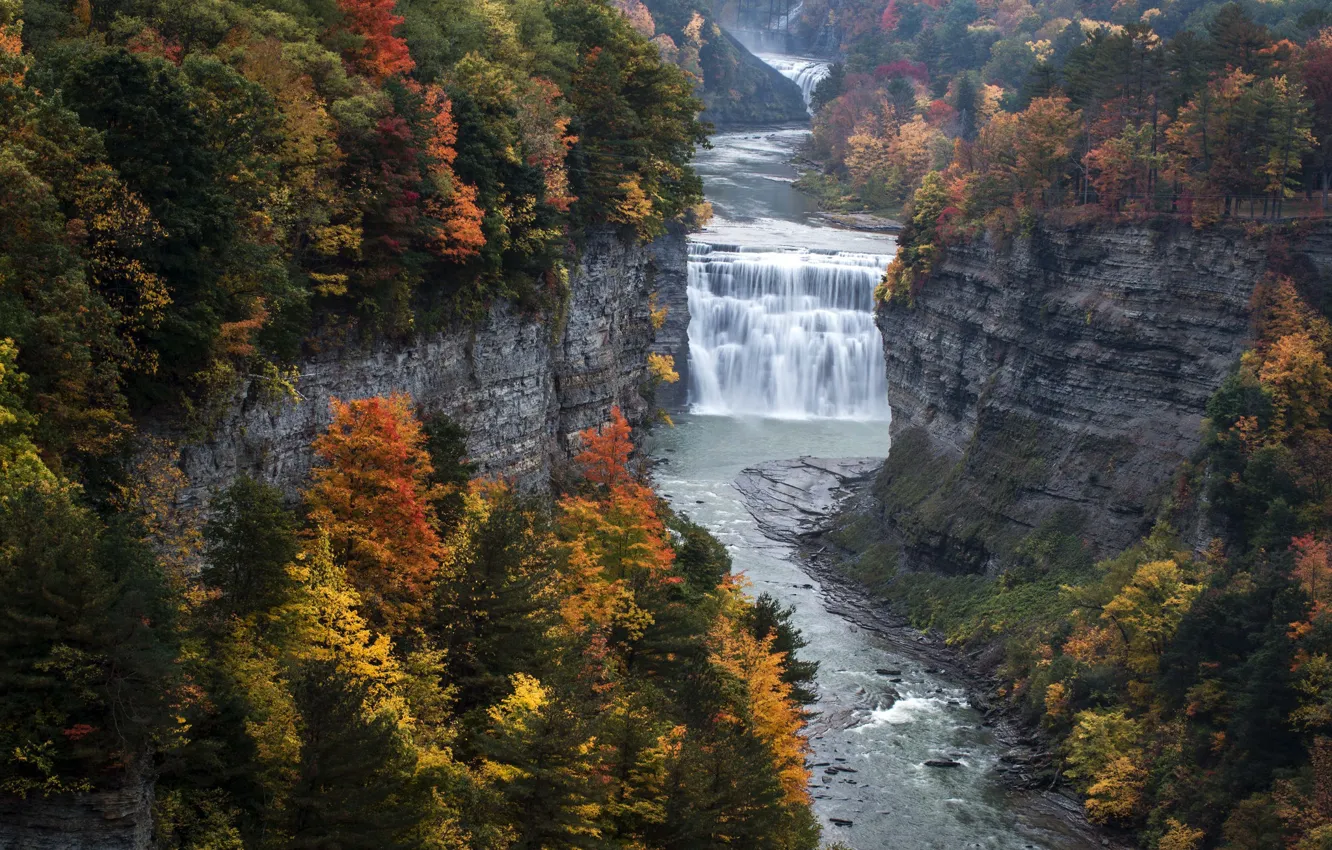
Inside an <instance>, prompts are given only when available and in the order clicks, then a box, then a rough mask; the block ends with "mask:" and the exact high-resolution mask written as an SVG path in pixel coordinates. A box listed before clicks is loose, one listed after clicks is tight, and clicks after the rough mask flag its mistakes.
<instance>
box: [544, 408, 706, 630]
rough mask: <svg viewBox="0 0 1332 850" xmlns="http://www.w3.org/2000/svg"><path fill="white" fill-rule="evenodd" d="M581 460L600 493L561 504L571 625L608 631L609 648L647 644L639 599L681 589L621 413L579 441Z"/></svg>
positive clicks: (647, 621)
mask: <svg viewBox="0 0 1332 850" xmlns="http://www.w3.org/2000/svg"><path fill="white" fill-rule="evenodd" d="M579 436H580V437H581V438H582V441H583V451H582V452H581V453H580V454H579V455H578V457H577V458H576V460H577V461H578V464H579V465H580V466H581V467H582V469H583V474H584V475H585V477H586V478H587V480H588V481H589V482H590V483H592V484H594V485H596V489H595V490H593V491H592V492H590V493H588V494H585V495H569V496H565V497H564V498H562V499H561V500H560V503H559V514H558V520H557V524H556V528H557V532H558V534H559V538H560V541H561V543H562V545H563V547H564V550H565V554H566V559H567V560H566V563H567V565H568V567H567V570H566V578H567V581H568V583H569V596H568V597H567V600H566V604H565V605H564V610H563V617H564V620H565V623H566V625H567V626H568V627H569V628H571V629H572V630H574V631H575V632H584V631H585V630H587V629H592V630H596V631H601V630H609V634H608V637H609V639H610V640H611V641H612V642H617V643H621V644H623V643H628V642H632V641H634V640H637V639H638V638H640V637H642V635H643V634H644V632H645V630H646V628H647V626H648V625H650V624H651V622H652V618H651V615H650V614H649V613H648V612H647V610H646V609H645V608H644V607H643V606H640V604H639V602H640V600H639V598H638V597H639V595H640V594H643V593H652V592H655V591H657V590H660V589H661V588H662V587H664V586H665V585H668V584H673V583H677V582H679V581H680V578H679V577H678V576H675V575H674V574H673V573H672V570H671V566H672V564H673V563H674V560H675V551H674V550H673V549H672V548H671V546H670V543H669V542H668V540H667V534H666V526H665V524H664V523H663V522H662V520H661V517H660V516H659V515H658V513H657V496H656V494H655V493H653V492H652V489H651V488H650V487H648V486H646V485H645V484H643V483H641V482H640V481H638V480H636V479H635V478H634V476H633V475H632V474H631V473H630V471H629V466H628V464H629V456H630V454H631V452H632V451H633V443H632V442H631V441H630V428H629V423H628V422H627V421H626V420H625V418H624V415H623V414H622V413H621V412H620V409H619V408H618V407H616V408H612V409H611V421H610V422H608V423H607V424H606V425H604V426H602V427H601V428H600V429H596V428H589V429H587V430H585V431H583V432H581V433H580V435H579Z"/></svg>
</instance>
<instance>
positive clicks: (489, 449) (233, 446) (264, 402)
mask: <svg viewBox="0 0 1332 850" xmlns="http://www.w3.org/2000/svg"><path fill="white" fill-rule="evenodd" d="M675 243H678V249H677V248H674V247H673V245H674V244H675ZM677 256H678V258H679V262H680V264H681V268H680V269H679V271H678V273H679V274H681V275H683V274H684V270H683V263H684V243H683V234H679V233H676V234H670V235H668V236H666V237H663V241H662V243H661V244H657V245H651V246H649V245H643V244H636V243H632V242H630V241H627V240H625V239H623V238H621V237H620V236H619V235H617V234H616V233H614V232H611V231H608V230H606V231H598V232H595V233H593V234H592V235H591V236H590V238H589V240H588V243H587V245H586V247H585V249H584V251H583V254H582V257H581V260H580V262H579V265H578V267H577V269H576V270H575V271H574V273H573V274H572V275H571V281H570V289H571V292H572V294H571V296H570V298H569V301H568V303H567V305H566V306H565V308H564V310H563V313H562V315H548V314H529V313H523V312H520V311H519V310H518V309H517V308H515V307H513V306H512V305H509V304H505V303H501V304H497V305H496V306H495V307H494V308H493V309H492V310H491V313H490V315H489V317H488V319H487V320H485V321H484V322H482V323H480V324H479V325H477V326H475V327H468V328H459V329H456V330H453V331H449V332H444V333H436V334H431V335H427V336H423V337H421V338H418V339H415V340H413V341H411V342H409V343H388V342H385V343H380V344H376V345H374V346H372V347H369V348H367V349H353V350H347V349H344V350H337V351H330V352H328V353H326V354H322V355H320V356H316V357H312V358H310V359H309V360H307V361H306V362H304V363H302V364H300V380H299V382H298V383H297V389H298V390H299V392H300V394H301V396H302V400H301V401H300V402H299V403H297V402H291V401H285V400H274V399H272V398H268V397H265V396H264V395H263V394H262V393H261V392H260V391H259V389H258V388H257V387H253V386H252V387H249V388H246V389H245V390H243V391H242V392H241V393H240V394H239V395H238V396H237V398H236V400H235V403H234V404H233V405H232V406H231V408H230V409H229V410H228V411H227V412H226V413H225V414H224V416H223V417H222V418H221V420H220V421H219V422H217V423H216V425H215V426H214V429H213V434H212V436H211V438H210V439H209V440H207V441H206V442H201V443H196V444H193V445H188V446H186V447H185V448H184V449H183V450H182V456H181V465H182V468H183V469H184V471H185V474H186V475H187V477H188V478H189V480H190V484H189V487H188V489H187V490H186V491H185V492H184V493H183V497H182V507H185V508H190V507H198V506H202V505H204V504H205V503H206V501H207V499H208V497H209V494H210V493H211V492H212V491H213V490H215V489H216V488H218V487H221V486H225V485H226V484H227V483H228V482H229V481H231V480H232V479H233V478H235V477H236V476H237V475H238V474H241V473H245V474H249V475H252V476H255V477H257V478H261V479H263V480H266V481H270V482H273V483H275V484H277V485H279V486H281V487H282V488H284V489H285V490H287V491H288V492H289V493H292V494H294V493H295V492H296V491H297V490H299V488H300V487H301V486H302V485H303V484H304V482H305V481H306V479H307V478H308V476H309V472H310V467H311V464H312V462H313V455H312V452H311V450H310V443H311V441H313V440H314V438H315V436H316V435H317V434H319V433H320V431H322V430H323V429H324V428H326V427H327V426H328V424H329V422H330V421H331V412H330V408H329V400H330V399H332V398H339V399H343V400H348V399H356V398H365V397H367V396H376V395H387V394H389V393H394V392H406V393H410V394H411V395H412V397H413V398H414V399H415V400H416V402H417V404H419V405H420V406H421V408H422V409H423V410H424V411H425V412H427V413H434V412H439V413H444V414H446V415H448V416H449V417H450V418H451V419H453V420H454V421H455V422H457V423H458V424H460V425H462V426H463V427H464V428H466V429H467V432H468V435H469V436H468V450H469V455H470V458H471V460H472V461H473V462H474V463H476V465H477V467H478V470H479V472H480V473H481V474H484V475H496V476H504V477H507V478H510V479H512V480H514V481H516V482H517V483H518V484H519V485H520V486H522V487H524V488H528V489H532V488H541V487H545V486H547V485H548V483H549V480H550V475H551V471H552V469H553V468H554V467H555V466H556V465H558V463H559V462H560V461H561V459H563V458H565V457H567V456H568V453H569V450H570V449H571V447H572V445H573V441H574V440H575V439H576V435H577V432H578V431H580V430H582V429H584V428H587V427H590V426H593V425H597V424H599V423H601V422H604V421H605V420H606V419H607V417H608V414H609V410H610V408H611V406H612V405H619V407H620V408H621V409H622V410H623V411H624V412H625V415H626V416H627V417H628V418H629V419H630V421H631V422H632V423H634V424H639V423H641V422H643V421H644V420H645V419H646V416H647V413H648V412H649V411H648V402H647V400H646V399H644V397H643V395H642V390H643V389H644V387H645V386H646V384H647V374H646V356H647V352H648V347H649V345H650V344H651V342H652V339H653V334H654V331H653V328H652V324H651V320H650V318H649V315H648V299H649V295H650V293H651V292H652V291H653V286H654V279H656V278H657V277H658V276H660V275H662V274H664V273H671V270H668V269H662V268H660V265H661V264H663V263H671V262H674V261H675V258H676V257H677Z"/></svg>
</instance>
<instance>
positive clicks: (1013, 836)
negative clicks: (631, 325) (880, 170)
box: [648, 56, 1099, 850]
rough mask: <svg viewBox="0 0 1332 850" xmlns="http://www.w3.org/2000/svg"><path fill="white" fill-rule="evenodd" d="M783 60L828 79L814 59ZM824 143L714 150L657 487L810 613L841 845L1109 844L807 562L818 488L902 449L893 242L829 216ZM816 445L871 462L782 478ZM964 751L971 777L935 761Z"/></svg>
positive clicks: (865, 470) (823, 771) (933, 667)
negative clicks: (885, 334)
mask: <svg viewBox="0 0 1332 850" xmlns="http://www.w3.org/2000/svg"><path fill="white" fill-rule="evenodd" d="M766 58H767V59H768V61H773V62H774V65H775V66H776V67H779V68H784V73H787V74H788V76H792V77H794V76H795V75H798V74H804V75H806V79H808V76H809V62H808V61H807V60H790V61H786V62H779V61H775V60H774V59H773V57H771V56H768V57H766ZM814 76H817V72H816V73H815V75H814ZM807 133H808V130H807V129H805V128H803V127H787V128H770V129H750V130H745V131H733V132H730V133H724V134H719V135H718V136H715V137H714V138H713V148H712V150H710V151H705V152H702V153H701V154H700V156H699V160H698V162H697V168H698V170H699V172H700V173H701V174H702V175H703V177H704V181H705V192H706V194H707V196H708V199H709V201H710V202H711V203H712V205H713V208H714V210H715V218H714V219H713V221H712V222H711V223H710V225H709V226H708V227H707V228H706V229H705V230H704V231H703V232H701V233H696V234H693V235H691V237H690V240H689V274H688V278H687V280H686V281H684V282H685V283H686V284H687V294H688V297H687V299H685V304H684V305H687V307H688V311H689V315H688V326H687V338H683V339H679V340H678V341H676V342H675V343H674V344H675V346H676V347H675V348H674V350H673V353H674V354H675V356H676V361H677V363H679V364H682V368H681V372H682V373H683V374H685V375H686V379H685V380H687V382H688V393H687V402H686V403H685V404H684V406H683V408H682V411H681V412H673V413H672V416H673V418H674V420H675V426H674V427H672V428H658V429H656V430H655V431H654V433H653V434H652V436H651V438H650V440H649V443H648V448H649V451H650V453H651V454H652V456H653V457H654V459H655V460H656V463H657V465H656V467H655V470H654V475H653V477H654V481H655V483H656V486H657V488H658V489H659V491H660V492H662V493H663V495H665V496H666V498H667V499H668V500H669V501H670V502H671V503H672V504H673V505H674V506H675V507H676V508H677V509H678V510H681V511H683V512H685V513H687V514H688V515H689V516H690V517H691V518H692V519H694V520H695V521H697V522H700V523H702V524H703V525H704V526H705V527H707V528H708V529H709V530H710V531H712V532H713V534H715V535H716V536H717V537H718V538H719V539H720V540H721V541H722V542H723V543H725V544H726V545H727V548H728V550H729V553H730V556H731V559H732V563H733V565H734V571H735V572H736V573H737V574H740V575H743V576H744V577H745V580H746V581H748V582H749V583H750V586H751V592H753V593H755V594H758V593H765V594H770V595H772V596H773V597H775V598H776V599H777V600H779V601H780V602H781V603H782V604H786V605H792V606H794V609H795V613H794V617H793V622H794V624H795V625H797V626H798V627H799V628H800V629H801V631H802V632H803V634H804V635H805V638H806V639H807V640H808V641H809V645H808V646H807V647H806V648H804V649H803V650H802V652H801V655H802V657H804V658H808V659H811V660H816V661H818V662H819V663H820V671H819V676H818V693H819V699H818V701H817V702H816V703H815V704H814V705H813V706H811V709H812V711H814V715H813V719H812V720H811V725H810V728H809V734H810V736H811V744H812V747H813V752H812V753H811V755H810V757H809V762H810V763H811V764H812V765H813V771H814V781H813V782H812V784H811V791H812V794H813V797H814V808H815V812H816V813H817V814H818V815H819V816H820V820H821V821H822V822H823V824H824V827H825V838H826V840H830V841H832V840H836V841H841V842H844V843H845V844H846V845H847V846H850V847H854V848H861V850H868V848H878V847H911V848H935V847H937V848H951V847H958V846H978V847H986V848H1012V850H1019V848H1028V847H1042V848H1051V850H1054V848H1081V847H1087V848H1090V847H1094V846H1099V839H1098V838H1096V837H1095V835H1094V834H1093V833H1092V832H1090V831H1089V830H1088V829H1087V828H1086V825H1085V823H1083V822H1082V821H1081V819H1080V817H1078V816H1077V815H1076V814H1073V815H1070V814H1069V811H1068V803H1067V801H1065V800H1063V799H1062V798H1059V797H1058V796H1057V795H1053V796H1048V797H1047V796H1042V795H1040V794H1036V793H1028V792H1021V791H1015V790H1013V789H1010V788H1009V787H1008V786H1007V785H1006V782H1005V780H1004V779H1003V778H1002V774H1001V772H1000V771H999V770H998V768H1000V767H1004V768H1005V769H1007V767H1006V765H1005V763H1004V762H1002V761H1001V757H1008V758H1019V757H1026V756H1019V755H1015V754H1014V753H1016V752H1017V751H1013V752H1010V747H1011V746H1013V745H1014V743H1013V741H1012V740H1011V739H1008V738H1004V737H1001V736H997V735H996V734H995V732H994V730H992V729H991V728H990V727H988V726H985V725H982V722H983V720H984V718H983V716H982V714H981V712H980V711H978V710H977V709H975V708H973V707H971V706H970V705H969V699H970V696H969V692H968V687H969V686H968V683H967V682H966V681H965V680H964V679H963V678H961V677H960V676H959V675H958V670H956V669H953V670H952V672H947V671H945V670H944V669H942V668H943V667H945V666H948V667H951V665H945V664H943V663H941V662H939V661H938V660H937V658H933V657H930V656H927V655H923V654H921V653H918V652H916V651H915V650H914V649H913V644H914V642H915V641H916V640H917V639H919V638H920V636H919V635H918V634H914V636H913V634H912V633H910V630H905V631H903V630H901V629H900V628H898V627H895V626H894V627H890V626H886V625H885V624H884V623H882V622H880V621H878V620H876V618H875V616H874V615H873V614H872V613H867V612H866V611H865V610H862V609H861V608H860V606H859V605H858V603H857V602H856V601H855V599H854V597H853V596H848V595H847V594H846V593H845V591H844V590H843V589H841V588H840V587H839V586H838V585H836V584H834V583H828V582H824V581H822V580H820V579H818V578H816V577H814V576H813V575H812V574H811V573H810V572H809V567H808V565H806V564H805V563H804V562H803V561H802V559H801V557H800V556H799V554H798V551H797V550H798V546H797V545H796V544H797V543H798V542H799V540H798V536H799V534H800V533H803V531H805V530H808V528H809V523H811V522H812V521H816V520H817V519H818V518H819V516H820V515H821V512H826V511H828V510H831V509H832V508H833V507H835V500H834V501H832V502H828V503H826V504H823V503H820V502H819V500H818V499H817V498H814V499H813V501H812V502H811V503H810V504H808V505H805V504H804V503H803V502H800V498H801V497H800V494H801V493H803V492H805V491H808V490H811V489H813V490H816V491H823V490H826V489H827V488H832V490H836V488H838V487H840V486H841V485H842V484H844V483H849V481H843V480H842V479H843V478H848V479H852V478H855V477H857V476H863V475H866V474H869V473H870V472H871V471H872V470H874V469H877V467H878V465H879V463H880V462H881V461H880V460H878V459H875V458H882V457H883V456H884V455H887V454H888V453H889V451H888V450H889V439H888V424H887V423H888V420H889V418H890V410H889V407H888V403H887V402H888V400H889V393H890V391H891V388H890V387H889V385H888V384H887V382H886V380H885V379H886V373H885V371H884V360H883V358H882V346H883V341H882V339H883V338H882V337H881V335H880V333H879V331H878V330H877V328H876V327H875V325H874V313H873V302H872V292H873V289H874V287H875V285H876V284H877V282H878V281H879V279H880V278H881V277H882V270H883V268H884V267H885V266H886V265H887V263H888V261H889V260H890V259H891V255H892V252H893V250H894V244H893V239H892V237H890V236H884V235H881V234H871V233H861V232H856V231H850V230H838V229H834V228H831V227H828V226H825V225H824V224H822V223H821V222H820V221H819V220H818V219H817V218H816V217H815V213H816V212H817V207H816V205H815V204H814V203H813V202H812V201H811V200H810V199H809V198H807V197H806V196H804V195H802V194H800V193H798V192H797V191H796V190H795V189H794V187H793V186H792V185H791V184H792V181H793V178H794V176H795V175H794V171H793V169H792V168H791V166H790V165H789V164H788V161H789V159H790V158H791V156H792V155H793V153H794V152H795V149H796V147H797V146H798V145H799V144H800V143H801V142H802V140H803V139H804V138H806V136H807ZM663 294H664V295H665V297H666V303H671V304H673V305H679V306H684V305H682V304H681V303H680V301H681V299H679V297H678V294H673V293H669V292H668V293H663ZM673 309H678V307H676V308H673ZM669 321H671V319H670V317H668V322H669ZM675 321H676V322H677V323H678V322H680V321H681V320H680V319H679V317H676V319H675ZM679 331H680V329H679V328H678V325H677V327H676V329H675V333H676V334H679ZM672 339H673V340H674V339H676V337H674V336H673V337H672ZM667 348H668V349H669V348H670V346H669V345H668V346H667ZM686 362H687V367H686V366H684V365H683V364H685V363H686ZM682 383H683V381H682ZM677 397H678V396H677ZM811 454H814V455H818V456H820V457H824V458H842V457H853V456H855V457H859V458H860V459H859V460H857V461H856V462H855V463H852V464H850V465H847V466H842V465H838V464H837V463H836V462H834V463H832V464H831V465H830V466H829V467H828V468H829V469H831V470H837V471H836V472H829V473H826V474H824V473H821V472H818V471H817V470H818V469H819V465H820V463H821V462H820V461H817V460H809V461H807V463H809V464H810V465H811V466H810V467H809V469H814V470H816V472H815V474H810V475H804V473H802V472H801V470H802V469H805V467H802V466H801V465H800V464H796V465H795V466H794V467H791V466H779V468H778V470H777V471H776V472H773V473H772V475H773V477H772V478H771V479H768V478H765V476H764V473H763V472H762V470H767V469H770V468H771V464H772V462H773V461H783V460H785V459H788V458H793V457H796V456H808V455H811ZM867 456H868V457H867ZM788 498H790V499H792V500H793V501H795V502H798V503H800V504H802V505H804V507H801V508H799V509H797V510H795V511H794V512H793V514H792V516H794V519H792V520H790V522H792V523H793V525H791V526H788V529H794V530H789V531H788V532H785V533H773V532H771V529H770V526H771V524H772V523H774V522H777V523H779V524H780V522H781V521H780V520H779V519H778V518H779V517H781V516H784V515H785V514H784V513H783V510H782V508H783V507H784V506H785V500H787V499H788ZM765 529H767V530H765ZM950 760H956V761H957V762H958V763H959V765H960V766H959V767H957V768H955V769H952V770H948V769H938V768H932V767H929V766H926V762H929V761H943V762H947V761H950Z"/></svg>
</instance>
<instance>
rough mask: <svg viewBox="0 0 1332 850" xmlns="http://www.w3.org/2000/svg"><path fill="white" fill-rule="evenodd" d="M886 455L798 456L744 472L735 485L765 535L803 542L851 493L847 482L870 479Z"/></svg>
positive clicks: (754, 467) (753, 467)
mask: <svg viewBox="0 0 1332 850" xmlns="http://www.w3.org/2000/svg"><path fill="white" fill-rule="evenodd" d="M882 465H883V458H881V457H843V458H821V457H798V458H793V459H791V460H770V461H767V462H765V463H761V464H759V465H758V466H751V467H749V468H748V469H745V470H742V471H741V472H740V476H739V477H738V478H736V479H735V488H736V489H737V490H739V491H740V493H741V495H743V496H744V498H745V507H746V508H747V509H748V510H749V512H750V513H751V514H752V515H753V516H754V520H755V521H756V522H757V523H758V525H759V528H760V529H762V531H763V533H764V534H766V535H767V536H768V537H770V538H772V539H774V540H782V541H786V542H788V543H798V542H799V541H800V538H801V537H802V536H803V535H806V534H809V533H811V532H816V531H818V530H819V529H820V528H821V527H822V524H823V523H824V522H825V521H826V520H827V519H828V518H830V517H831V516H832V515H833V514H834V513H835V512H836V511H837V510H838V508H840V507H841V505H842V502H843V501H845V499H846V498H848V497H849V495H850V494H849V491H848V489H847V488H848V485H850V484H853V483H855V482H857V481H860V480H863V479H865V478H868V477H869V476H871V475H873V474H874V473H875V472H877V471H878V469H879V467H880V466H882Z"/></svg>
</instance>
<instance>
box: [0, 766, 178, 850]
mask: <svg viewBox="0 0 1332 850" xmlns="http://www.w3.org/2000/svg"><path fill="white" fill-rule="evenodd" d="M152 805H153V787H152V784H151V783H148V782H144V781H142V780H140V779H138V778H134V779H129V780H127V781H126V782H125V784H124V785H123V786H122V787H120V788H118V789H114V790H108V791H99V792H97V793H94V794H53V795H51V796H49V797H48V796H42V795H41V794H37V793H34V794H31V795H29V796H28V797H27V798H26V799H19V798H16V797H0V848H3V850H143V848H147V847H148V846H150V843H151V841H152Z"/></svg>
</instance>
